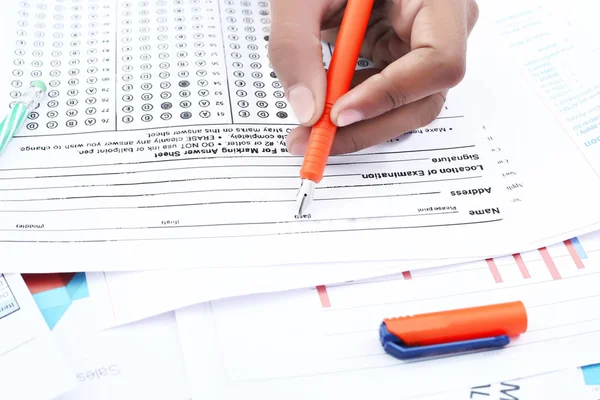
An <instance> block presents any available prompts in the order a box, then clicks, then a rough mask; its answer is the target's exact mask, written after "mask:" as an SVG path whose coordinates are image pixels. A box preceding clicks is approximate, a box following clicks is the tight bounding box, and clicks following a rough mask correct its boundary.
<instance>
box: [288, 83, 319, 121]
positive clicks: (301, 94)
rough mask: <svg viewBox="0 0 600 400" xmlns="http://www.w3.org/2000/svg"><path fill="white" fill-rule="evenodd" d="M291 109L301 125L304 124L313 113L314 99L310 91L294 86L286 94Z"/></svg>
mask: <svg viewBox="0 0 600 400" xmlns="http://www.w3.org/2000/svg"><path fill="white" fill-rule="evenodd" d="M288 97H289V100H290V103H291V105H292V109H293V110H294V114H296V118H298V121H300V123H301V124H305V123H307V122H308V121H310V119H311V118H312V116H313V114H314V113H315V98H314V97H313V94H312V92H311V91H310V90H308V88H307V87H304V86H296V87H294V88H292V90H290V93H289V94H288Z"/></svg>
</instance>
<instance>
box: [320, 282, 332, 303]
mask: <svg viewBox="0 0 600 400" xmlns="http://www.w3.org/2000/svg"><path fill="white" fill-rule="evenodd" d="M317 293H318V294H319V300H321V306H322V307H323V308H329V307H331V300H330V299H329V293H327V288H326V287H325V285H320V286H317Z"/></svg>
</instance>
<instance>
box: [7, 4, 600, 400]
mask: <svg viewBox="0 0 600 400" xmlns="http://www.w3.org/2000/svg"><path fill="white" fill-rule="evenodd" d="M594 7H595V6H593V5H590V4H587V3H586V2H584V1H575V2H573V4H569V9H566V6H565V5H564V4H561V2H558V1H550V2H543V1H541V0H527V1H520V0H507V1H504V2H502V3H497V2H493V1H491V0H481V1H479V8H480V18H479V21H478V23H477V25H476V28H475V30H474V31H473V33H472V34H471V37H470V39H469V54H468V71H467V75H466V76H465V78H464V80H463V81H462V82H461V83H460V84H459V85H458V86H457V87H456V88H453V89H452V90H451V91H450V93H449V95H448V98H447V102H446V104H445V106H444V109H443V110H442V112H441V113H440V115H439V116H438V118H437V119H436V120H435V121H433V122H432V123H431V124H429V125H427V126H423V127H421V128H419V129H416V130H414V131H411V132H408V133H405V134H403V135H401V136H399V137H398V138H397V139H394V140H391V141H389V142H386V143H383V144H380V145H377V146H374V147H371V148H368V149H365V150H362V151H359V152H356V153H352V154H347V155H339V156H332V157H330V158H329V163H328V166H327V170H326V173H325V177H324V179H323V181H322V182H321V183H320V184H319V186H318V187H317V190H316V193H315V201H314V204H313V205H312V207H311V210H310V214H307V215H296V210H295V204H294V202H295V196H296V192H297V190H298V185H299V178H298V170H299V168H300V165H301V163H302V157H295V156H292V155H290V154H289V153H288V152H287V150H286V146H285V138H286V136H287V134H288V133H289V132H290V131H291V130H292V129H293V128H294V127H295V126H297V124H298V121H297V119H296V117H295V116H294V114H293V112H292V111H291V107H290V104H289V102H288V101H287V100H286V96H285V94H284V92H283V89H282V87H281V83H280V82H279V81H278V79H277V76H276V75H275V74H274V72H273V71H272V69H271V67H270V64H269V60H268V52H267V46H268V42H269V33H270V23H271V15H270V7H269V2H268V1H261V0H245V1H242V0H147V1H130V0H110V1H109V0H26V1H16V0H15V1H10V2H7V4H5V9H4V10H3V13H2V15H0V22H1V25H2V27H3V34H4V36H5V38H6V41H5V42H6V43H8V44H7V46H8V47H7V49H8V50H9V51H7V54H10V56H7V57H5V58H4V59H2V60H0V71H1V72H3V74H2V76H4V77H6V79H4V80H2V81H1V82H0V89H1V90H3V93H6V94H7V95H6V96H5V97H4V98H3V102H2V104H3V107H4V108H5V110H8V109H9V107H12V106H13V105H14V103H13V102H14V101H15V100H16V99H18V98H19V96H20V95H21V94H22V93H23V92H24V91H25V90H26V88H27V87H28V85H29V84H30V82H31V81H32V80H36V79H40V80H43V81H44V82H45V83H46V84H47V86H48V92H47V96H46V98H45V99H44V101H43V102H42V104H41V105H40V107H39V108H37V109H36V110H34V111H33V113H32V114H31V115H30V116H29V118H28V120H27V123H26V124H25V126H24V127H23V129H21V130H20V131H19V132H18V133H17V134H16V135H15V137H14V138H13V140H12V141H11V142H10V144H9V146H8V147H7V148H6V150H5V151H4V152H2V154H1V155H0V214H1V215H2V218H0V254H1V255H2V267H0V332H2V335H1V336H0V337H1V338H2V340H1V341H0V342H1V344H0V377H1V380H0V382H1V383H2V385H1V386H0V387H1V388H2V389H0V391H1V393H3V394H4V395H5V397H6V398H7V399H11V400H13V399H14V400H21V399H24V400H25V399H26V400H30V399H40V400H46V399H47V400H50V399H60V400H78V399H86V400H88V399H92V400H95V399H98V400H100V399H116V400H119V399H130V398H143V399H156V400H159V399H173V400H189V399H207V398H208V399H233V398H240V397H250V398H265V399H280V398H287V399H290V400H295V399H298V400H300V399H306V398H309V397H310V398H318V399H321V398H322V399H325V398H337V397H340V398H342V397H343V398H347V399H363V398H370V397H373V396H378V395H381V396H388V397H389V396H390V392H393V393H394V395H393V397H394V398H395V399H398V400H405V399H406V400H408V399H412V400H441V399H444V400H448V399H449V400H466V399H479V398H481V399H498V400H500V399H523V400H529V399H541V398H544V399H546V398H547V399H557V400H558V399H563V398H573V399H583V400H585V399H589V400H597V399H598V398H600V351H598V350H595V349H596V348H597V347H598V346H597V343H599V342H600V311H598V310H600V295H599V294H598V292H597V289H596V288H597V287H598V286H599V285H600V209H599V208H598V207H597V199H599V198H600V130H599V129H600V128H599V126H600V125H599V121H600V76H599V75H598V74H597V72H596V65H598V63H599V62H600V52H598V49H600V42H598V40H597V39H595V38H597V37H598V36H597V33H598V32H597V27H596V24H595V20H594V19H593V18H590V16H591V15H594V13H593V10H594ZM333 50H334V48H333V47H332V46H331V45H330V44H327V43H323V61H324V64H325V66H328V65H329V62H330V61H331V56H332V52H333ZM372 67H373V64H372V62H371V61H370V60H368V59H363V58H361V59H360V60H359V62H358V64H357V69H364V68H372ZM519 301H520V302H522V303H523V305H524V306H525V309H526V311H527V329H526V332H525V333H523V334H522V335H520V336H518V337H513V338H511V339H510V343H508V345H507V346H505V347H503V348H500V349H494V350H486V351H473V352H466V353H465V354H457V355H452V356H448V355H437V356H432V357H427V358H423V359H410V360H399V359H397V358H394V357H392V355H390V354H389V353H387V352H386V351H385V350H384V348H383V346H382V343H381V342H380V336H379V335H380V325H381V323H382V321H384V320H385V319H386V318H395V317H400V316H407V315H420V314H423V313H429V312H439V311H446V310H454V309H461V308H468V307H477V306H483V305H489V304H497V303H505V302H519ZM471 323H472V325H473V326H478V322H477V321H471ZM557 382H558V383H559V384H558V385H557ZM400 389H401V390H400Z"/></svg>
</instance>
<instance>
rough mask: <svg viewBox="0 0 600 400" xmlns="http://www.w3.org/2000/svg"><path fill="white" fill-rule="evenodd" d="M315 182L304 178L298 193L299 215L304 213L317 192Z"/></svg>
mask: <svg viewBox="0 0 600 400" xmlns="http://www.w3.org/2000/svg"><path fill="white" fill-rule="evenodd" d="M315 186H316V184H315V182H313V181H310V180H308V179H302V183H301V184H300V189H299V190H298V195H297V197H296V207H298V215H304V212H305V211H306V210H307V209H308V207H309V206H310V204H311V203H312V201H313V195H314V192H315Z"/></svg>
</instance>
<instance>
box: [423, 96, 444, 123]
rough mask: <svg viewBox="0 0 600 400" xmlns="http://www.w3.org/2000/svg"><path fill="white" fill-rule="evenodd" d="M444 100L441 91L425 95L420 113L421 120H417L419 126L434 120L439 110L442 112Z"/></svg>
mask: <svg viewBox="0 0 600 400" xmlns="http://www.w3.org/2000/svg"><path fill="white" fill-rule="evenodd" d="M445 102H446V101H445V99H444V96H443V95H442V94H441V93H436V94H433V95H431V96H429V97H427V100H426V104H425V107H423V112H422V113H420V117H421V120H420V121H419V126H426V125H429V124H431V123H432V122H433V121H435V119H436V118H437V117H438V116H439V115H440V112H442V108H443V107H444V103H445Z"/></svg>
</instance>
